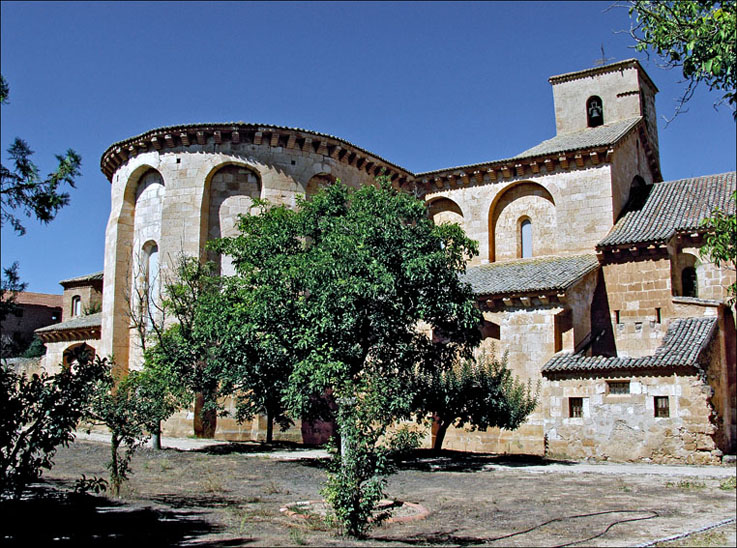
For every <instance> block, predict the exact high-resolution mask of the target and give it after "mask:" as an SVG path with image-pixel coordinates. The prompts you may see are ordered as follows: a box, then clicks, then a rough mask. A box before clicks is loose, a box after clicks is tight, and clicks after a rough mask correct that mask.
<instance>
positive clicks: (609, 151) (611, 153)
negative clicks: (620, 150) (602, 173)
mask: <svg viewBox="0 0 737 548" xmlns="http://www.w3.org/2000/svg"><path fill="white" fill-rule="evenodd" d="M612 156H614V149H613V148H609V149H607V151H606V161H607V162H611V161H612Z"/></svg>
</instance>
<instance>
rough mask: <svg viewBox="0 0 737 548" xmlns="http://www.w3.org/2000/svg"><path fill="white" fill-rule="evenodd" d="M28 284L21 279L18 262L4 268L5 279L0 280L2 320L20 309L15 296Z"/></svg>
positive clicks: (0, 312)
mask: <svg viewBox="0 0 737 548" xmlns="http://www.w3.org/2000/svg"><path fill="white" fill-rule="evenodd" d="M27 285H28V284H26V283H25V282H21V281H20V276H19V275H18V263H17V262H15V263H13V264H12V265H10V267H8V268H3V279H2V281H0V322H1V321H3V320H5V318H7V317H8V315H9V314H13V313H15V312H17V311H18V310H20V308H19V307H18V305H17V304H15V297H16V295H17V294H18V293H20V292H21V291H23V290H24V289H25V288H26V286H27Z"/></svg>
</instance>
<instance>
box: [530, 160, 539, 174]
mask: <svg viewBox="0 0 737 548" xmlns="http://www.w3.org/2000/svg"><path fill="white" fill-rule="evenodd" d="M530 169H531V170H532V172H533V173H540V164H538V163H537V161H533V162H530Z"/></svg>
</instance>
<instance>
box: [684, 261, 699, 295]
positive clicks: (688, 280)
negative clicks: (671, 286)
mask: <svg viewBox="0 0 737 548" xmlns="http://www.w3.org/2000/svg"><path fill="white" fill-rule="evenodd" d="M681 289H682V291H683V296H684V297H698V296H699V284H698V279H697V278H696V269H695V268H694V267H693V266H687V267H686V268H684V269H683V270H681Z"/></svg>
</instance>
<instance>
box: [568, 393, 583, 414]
mask: <svg viewBox="0 0 737 548" xmlns="http://www.w3.org/2000/svg"><path fill="white" fill-rule="evenodd" d="M568 416H569V417H571V418H580V417H583V398H568Z"/></svg>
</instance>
